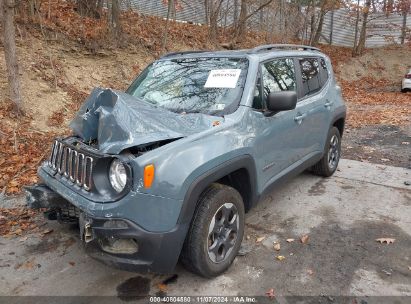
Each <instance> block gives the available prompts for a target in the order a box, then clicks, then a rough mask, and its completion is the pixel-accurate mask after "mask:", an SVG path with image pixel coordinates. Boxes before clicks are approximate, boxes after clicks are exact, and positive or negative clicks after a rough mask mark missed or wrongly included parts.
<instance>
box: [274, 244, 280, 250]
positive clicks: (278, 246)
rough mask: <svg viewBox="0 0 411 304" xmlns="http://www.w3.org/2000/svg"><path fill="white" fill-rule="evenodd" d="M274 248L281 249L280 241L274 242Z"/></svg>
mask: <svg viewBox="0 0 411 304" xmlns="http://www.w3.org/2000/svg"><path fill="white" fill-rule="evenodd" d="M274 249H275V250H277V251H279V250H280V249H281V245H280V243H274Z"/></svg>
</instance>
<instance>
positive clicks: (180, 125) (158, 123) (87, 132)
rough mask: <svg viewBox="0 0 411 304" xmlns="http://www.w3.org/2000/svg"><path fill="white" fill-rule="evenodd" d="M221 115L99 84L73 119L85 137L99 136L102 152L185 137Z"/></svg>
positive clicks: (211, 123) (72, 126) (99, 145)
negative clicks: (187, 110) (163, 104)
mask: <svg viewBox="0 0 411 304" xmlns="http://www.w3.org/2000/svg"><path fill="white" fill-rule="evenodd" d="M222 120H223V118H222V117H216V116H210V115H205V114H200V113H194V114H177V113H173V112H170V111H167V110H165V109H163V108H160V107H155V106H152V105H150V104H149V103H146V102H144V101H140V100H138V99H136V98H134V97H133V96H130V95H128V94H126V93H123V92H118V91H113V90H111V89H101V88H96V89H94V90H93V92H92V93H91V94H90V96H89V97H88V98H87V100H86V101H85V103H84V104H83V105H82V106H81V108H80V110H79V111H78V113H77V115H76V117H75V118H74V119H73V121H72V122H71V123H70V127H71V129H72V130H73V131H74V133H75V135H77V136H80V137H81V138H82V139H83V140H85V141H92V140H95V139H97V142H98V147H99V150H100V151H101V152H103V153H110V154H118V153H120V152H121V151H122V150H124V149H126V148H129V147H133V146H139V145H142V144H147V143H153V142H156V141H160V140H167V139H175V138H180V137H185V136H188V135H191V134H194V133H198V132H201V131H204V130H206V129H209V128H211V127H212V126H213V122H215V121H220V122H221V121H222Z"/></svg>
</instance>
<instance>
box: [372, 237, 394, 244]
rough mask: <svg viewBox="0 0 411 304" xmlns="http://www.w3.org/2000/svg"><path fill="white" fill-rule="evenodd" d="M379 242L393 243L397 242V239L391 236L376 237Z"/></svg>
mask: <svg viewBox="0 0 411 304" xmlns="http://www.w3.org/2000/svg"><path fill="white" fill-rule="evenodd" d="M375 240H376V241H377V242H380V243H381V244H383V243H387V244H392V243H394V242H395V239H391V238H379V239H375Z"/></svg>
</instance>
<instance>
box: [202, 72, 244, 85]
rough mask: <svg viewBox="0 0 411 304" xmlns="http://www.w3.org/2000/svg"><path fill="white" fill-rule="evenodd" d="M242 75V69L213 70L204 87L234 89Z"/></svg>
mask: <svg viewBox="0 0 411 304" xmlns="http://www.w3.org/2000/svg"><path fill="white" fill-rule="evenodd" d="M240 73H241V70H240V69H225V70H211V71H210V74H209V75H208V78H207V81H206V83H205V85H204V87H205V88H230V89H234V88H235V87H236V86H237V81H238V78H239V77H240Z"/></svg>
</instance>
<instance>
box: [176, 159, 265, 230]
mask: <svg viewBox="0 0 411 304" xmlns="http://www.w3.org/2000/svg"><path fill="white" fill-rule="evenodd" d="M239 169H245V170H247V172H248V174H249V180H250V183H251V185H250V189H251V195H250V197H251V200H250V201H251V202H250V204H251V205H252V204H254V203H255V202H257V200H258V193H257V182H256V181H257V179H256V167H255V162H254V160H253V158H252V157H251V155H249V154H245V155H240V156H237V157H235V158H232V159H230V160H228V161H225V162H223V163H221V164H219V165H217V166H215V167H213V168H212V169H210V170H208V171H206V172H204V173H203V174H201V175H200V176H198V177H197V178H196V179H195V180H194V181H193V182H192V183H191V184H190V185H189V187H188V190H187V191H186V194H185V196H184V200H183V205H182V209H181V212H180V216H179V218H178V223H180V224H187V223H190V222H191V220H192V218H193V215H194V211H195V210H196V208H197V204H198V200H199V197H200V195H201V193H202V192H203V191H204V190H205V189H206V188H207V187H208V186H209V185H210V184H211V183H213V182H215V181H218V180H219V179H221V178H222V177H224V176H226V175H228V174H230V173H232V172H234V171H236V170H239Z"/></svg>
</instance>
